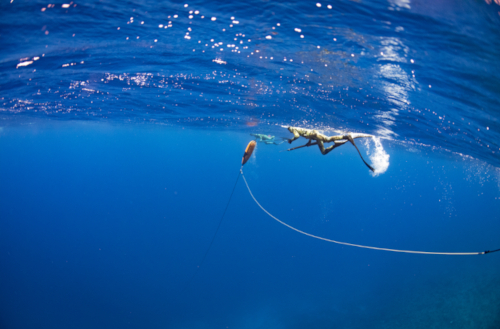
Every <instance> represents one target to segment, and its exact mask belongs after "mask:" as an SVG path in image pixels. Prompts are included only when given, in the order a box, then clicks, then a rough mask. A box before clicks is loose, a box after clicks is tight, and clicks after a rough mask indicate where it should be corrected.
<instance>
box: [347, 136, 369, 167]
mask: <svg viewBox="0 0 500 329" xmlns="http://www.w3.org/2000/svg"><path fill="white" fill-rule="evenodd" d="M346 137H347V140H348V141H349V142H351V144H352V145H354V147H355V148H356V150H357V151H358V154H359V156H360V157H361V160H363V162H364V163H365V165H366V166H367V167H368V168H370V170H371V171H372V172H375V169H373V167H372V166H370V165H369V164H368V163H366V161H365V159H363V156H362V155H361V152H359V149H358V147H357V146H356V143H354V139H353V138H352V136H351V135H346Z"/></svg>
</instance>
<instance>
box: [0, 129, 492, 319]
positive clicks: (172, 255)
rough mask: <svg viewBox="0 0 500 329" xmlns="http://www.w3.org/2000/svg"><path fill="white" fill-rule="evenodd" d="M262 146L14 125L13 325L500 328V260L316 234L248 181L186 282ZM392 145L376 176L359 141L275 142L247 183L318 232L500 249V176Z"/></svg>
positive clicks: (9, 223) (6, 172)
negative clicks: (248, 150)
mask: <svg viewBox="0 0 500 329" xmlns="http://www.w3.org/2000/svg"><path fill="white" fill-rule="evenodd" d="M249 139H250V136H247V135H246V134H236V133H234V132H230V131H226V132H224V131H206V130H205V131H204V130H189V129H182V128H162V127H157V126H142V127H138V126H136V125H132V126H113V125H106V124H77V123H52V124H41V123H38V124H37V125H36V126H35V127H28V128H26V127H17V128H8V129H4V130H3V131H2V132H1V148H0V150H1V151H0V152H1V153H0V173H1V174H0V180H1V182H2V184H1V189H0V213H1V214H2V220H1V222H0V250H1V255H0V263H1V266H0V276H1V280H0V282H1V283H2V284H1V285H0V289H1V291H0V296H2V297H1V298H0V302H1V307H0V309H2V312H1V318H0V319H1V321H2V327H4V328H28V327H34V326H36V327H39V328H88V327H93V328H110V327H111V328H137V327H148V328H165V327H168V328H186V327H187V328H198V327H209V328H212V327H213V328H220V327H226V326H229V327H242V328H259V327H277V328H282V327H284V328H304V327H311V326H313V327H318V328H331V327H341V328H344V327H357V328H362V327H367V326H369V327H374V328H387V327H388V328H401V327H403V328H413V327H422V326H426V327H427V326H429V327H432V326H435V327H438V326H439V327H447V326H448V325H449V327H452V325H451V322H452V321H453V323H454V324H453V327H459V328H474V327H485V328H495V327H496V326H497V325H498V323H499V321H500V319H499V318H498V314H499V313H498V310H499V307H500V300H499V297H498V296H499V287H500V285H499V279H498V278H499V277H500V276H499V272H500V265H499V261H498V255H497V254H491V255H483V256H429V255H411V254H395V253H387V252H381V251H373V250H365V249H358V248H353V247H345V246H344V247H343V246H339V245H335V244H331V243H327V242H323V241H318V240H314V239H311V238H309V237H305V236H302V235H300V234H298V233H296V232H294V231H292V230H289V229H287V228H286V227H284V226H282V225H280V224H278V223H277V222H275V221H273V220H272V219H271V218H269V217H267V215H265V214H264V213H263V212H262V211H261V210H260V209H259V208H258V207H257V206H256V205H255V204H254V203H253V201H252V199H251V198H250V196H249V195H248V192H247V191H246V188H245V186H244V184H243V181H242V180H241V179H240V181H239V182H238V185H237V186H236V189H235V193H234V196H233V199H232V201H231V203H230V205H229V208H228V210H227V213H226V216H225V219H224V222H223V223H222V226H221V229H220V231H219V233H218V236H217V238H216V240H215V242H214V245H213V247H212V249H211V251H210V253H209V254H208V256H207V259H206V261H205V263H204V264H203V266H202V267H201V269H200V270H199V271H198V272H197V273H196V276H195V277H194V278H193V279H192V281H190V282H189V283H188V280H189V278H190V277H191V276H192V275H193V273H194V272H195V271H196V268H197V266H198V265H199V264H200V261H201V258H202V257H203V254H204V253H205V251H206V248H207V247H208V245H209V243H210V240H211V239H212V236H213V234H214V232H215V230H216V227H217V225H218V222H219V220H220V217H221V215H222V212H223V210H224V208H225V206H226V203H227V201H228V198H229V196H230V193H231V189H232V187H233V184H234V182H235V180H236V178H237V175H238V169H239V166H240V159H241V154H242V151H243V149H244V147H245V145H246V143H247V142H248V141H249ZM384 145H385V148H386V151H387V152H388V153H389V154H390V156H391V158H390V161H391V165H390V166H389V169H388V171H387V172H386V173H385V174H383V175H381V176H378V177H372V176H371V175H370V174H369V172H368V170H367V169H366V167H365V166H364V165H363V164H362V162H361V161H360V160H359V158H358V155H357V153H356V151H355V149H354V148H353V147H352V146H344V147H342V148H340V149H338V150H336V151H335V152H333V153H330V154H329V155H328V156H322V155H321V154H320V153H319V152H318V150H317V149H316V148H314V149H313V148H310V149H302V150H297V151H294V152H284V153H282V152H278V150H284V149H286V146H285V145H282V146H274V145H265V144H260V143H259V145H258V147H257V150H256V152H255V156H254V157H253V158H252V159H251V160H250V161H249V162H248V163H247V164H246V165H245V167H244V171H245V177H246V178H247V180H248V182H249V184H250V186H251V188H252V189H253V192H254V194H255V196H256V197H257V198H258V199H259V201H260V202H261V204H262V205H263V206H264V207H266V208H267V209H268V210H269V211H270V212H271V213H273V214H274V215H275V216H277V217H278V218H280V219H282V220H284V221H286V222H287V223H289V224H291V225H293V226H295V227H297V228H299V229H302V230H304V231H306V232H309V233H313V234H316V235H320V236H324V237H327V238H332V239H336V240H340V241H346V242H352V243H360V244H367V245H375V246H381V247H389V248H402V249H413V250H426V251H484V250H487V249H493V248H495V247H498V232H499V231H500V223H499V222H498V213H499V212H500V206H499V200H498V198H499V197H500V195H499V192H498V184H499V176H498V170H497V169H496V168H492V167H490V166H488V165H485V164H484V163H481V162H479V161H477V160H467V159H462V158H460V157H452V156H450V155H449V154H441V155H440V154H435V153H433V152H430V153H429V151H428V150H426V149H425V148H422V149H412V150H413V152H408V151H406V150H405V148H403V147H401V146H399V145H397V144H394V143H388V142H385V143H384ZM360 148H361V150H362V151H363V152H364V151H365V147H364V146H362V144H361V145H360ZM186 284H188V285H187V287H186Z"/></svg>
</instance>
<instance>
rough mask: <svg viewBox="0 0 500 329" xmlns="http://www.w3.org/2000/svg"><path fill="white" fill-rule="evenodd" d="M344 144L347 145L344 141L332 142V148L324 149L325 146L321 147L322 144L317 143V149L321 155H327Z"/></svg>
mask: <svg viewBox="0 0 500 329" xmlns="http://www.w3.org/2000/svg"><path fill="white" fill-rule="evenodd" d="M320 143H321V144H320ZM345 143H347V141H346V140H345V141H334V144H333V145H332V146H329V147H327V148H325V146H324V145H323V142H321V141H318V146H319V149H320V151H321V154H323V155H327V154H328V153H330V152H331V151H333V150H335V149H336V148H337V147H339V146H341V145H344V144H345Z"/></svg>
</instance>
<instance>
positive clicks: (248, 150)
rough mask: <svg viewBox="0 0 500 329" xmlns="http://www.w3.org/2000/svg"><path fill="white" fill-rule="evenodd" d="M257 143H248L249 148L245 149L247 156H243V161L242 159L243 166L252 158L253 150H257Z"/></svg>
mask: <svg viewBox="0 0 500 329" xmlns="http://www.w3.org/2000/svg"><path fill="white" fill-rule="evenodd" d="M256 145H257V143H256V142H255V141H251V142H250V143H248V145H247V148H246V149H245V154H243V159H241V165H242V166H243V165H244V164H245V163H247V161H248V159H250V157H251V156H252V153H253V150H254V149H255V146H256Z"/></svg>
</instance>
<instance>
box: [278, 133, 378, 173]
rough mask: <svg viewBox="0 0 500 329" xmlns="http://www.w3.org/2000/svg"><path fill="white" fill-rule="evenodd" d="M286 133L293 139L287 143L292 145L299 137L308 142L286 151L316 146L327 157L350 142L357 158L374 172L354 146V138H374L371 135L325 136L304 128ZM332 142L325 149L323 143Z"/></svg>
mask: <svg viewBox="0 0 500 329" xmlns="http://www.w3.org/2000/svg"><path fill="white" fill-rule="evenodd" d="M288 131H290V132H291V133H292V134H293V138H290V139H288V143H290V144H292V142H293V141H294V140H296V139H299V138H300V137H304V138H307V139H308V140H309V141H308V142H307V144H305V145H302V146H297V147H293V148H291V149H288V150H287V151H293V150H296V149H299V148H302V147H309V146H312V145H318V147H319V150H320V151H321V154H323V155H327V154H328V153H330V152H331V151H333V150H334V149H336V148H337V147H339V146H341V145H344V144H345V143H347V142H348V141H349V142H351V144H352V145H354V147H355V148H356V150H357V151H358V154H359V156H360V157H361V160H363V162H364V163H365V165H366V166H367V167H368V168H369V169H370V170H371V171H373V172H375V170H374V169H373V167H372V166H370V165H369V164H368V163H367V162H366V161H365V159H363V156H362V155H361V152H360V151H359V149H358V147H357V146H356V143H354V139H355V138H364V137H372V138H373V137H374V136H373V135H368V134H357V133H356V134H352V133H347V134H346V135H338V136H326V135H323V134H321V133H320V132H318V131H317V130H314V129H306V128H298V127H288ZM313 141H314V142H313ZM331 142H333V143H334V144H333V145H332V146H329V147H326V148H325V145H324V143H331Z"/></svg>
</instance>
